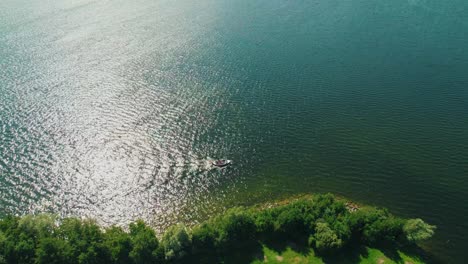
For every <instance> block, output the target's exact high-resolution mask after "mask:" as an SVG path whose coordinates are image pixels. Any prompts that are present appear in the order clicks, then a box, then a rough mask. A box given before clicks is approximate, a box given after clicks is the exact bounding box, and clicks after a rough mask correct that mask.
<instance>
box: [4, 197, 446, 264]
mask: <svg viewBox="0 0 468 264" xmlns="http://www.w3.org/2000/svg"><path fill="white" fill-rule="evenodd" d="M434 230H435V226H431V225H429V224H427V223H425V222H424V221H423V220H421V219H403V218H400V217H397V216H394V215H392V214H391V213H389V212H388V210H386V209H380V208H376V207H372V206H366V205H361V204H356V203H353V202H352V201H350V200H347V199H345V198H342V197H335V196H334V195H332V194H305V195H298V196H293V197H291V198H289V199H284V200H278V201H272V202H268V203H263V204H259V205H255V206H251V207H236V208H232V209H229V210H227V211H226V212H224V213H222V214H220V215H218V216H214V217H213V218H211V219H209V220H207V221H205V222H202V223H201V224H199V225H196V226H193V227H192V228H187V227H186V226H184V225H182V224H177V225H174V226H171V227H169V228H168V229H167V230H165V232H164V234H162V235H161V236H159V237H158V236H157V235H156V232H155V231H154V229H152V228H151V227H150V226H148V225H147V224H145V223H144V222H143V221H141V220H137V221H136V222H134V223H131V224H130V225H129V226H128V230H124V229H122V228H121V227H117V226H111V227H106V228H103V227H101V226H99V225H98V224H97V223H96V221H93V220H90V219H85V220H80V219H78V218H64V219H59V218H58V217H56V216H53V215H46V214H41V215H26V216H22V217H15V216H7V217H5V218H3V219H1V220H0V264H3V263H265V262H267V263H268V262H270V263H278V262H284V263H289V262H297V261H299V262H300V263H343V262H344V261H345V260H346V263H433V262H437V261H435V259H434V258H433V257H430V254H428V253H426V252H424V251H423V250H422V249H421V248H419V247H418V246H417V242H419V241H422V240H426V239H429V238H431V237H432V235H433V234H434Z"/></svg>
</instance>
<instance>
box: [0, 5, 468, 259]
mask: <svg viewBox="0 0 468 264" xmlns="http://www.w3.org/2000/svg"><path fill="white" fill-rule="evenodd" d="M467 33H468V2H466V1H461V0H454V1H435V0H408V1H400V0H397V1H383V0H377V1H370V0H365V1H364V0H356V1H324V0H317V1H277V0H273V1H272V0H268V1H267V0H262V1H247V0H240V1H228V0H220V1H208V0H201V1H157V0H156V1H150V0H137V1H128V0H116V1H92V0H87V1H86V0H79V1H59V0H52V1H46V2H44V1H36V0H33V1H25V0H0V212H1V213H18V214H22V213H34V212H50V211H52V212H56V213H60V214H62V215H81V216H90V217H94V218H97V219H99V220H100V221H101V222H102V223H104V224H111V223H116V224H125V223H127V222H128V221H130V220H132V219H135V218H144V219H146V220H148V221H154V223H155V224H158V225H161V226H164V225H167V224H170V223H173V222H175V221H178V220H183V221H189V222H190V221H197V220H199V219H202V218H204V217H206V216H209V215H211V214H213V213H215V212H216V211H220V210H223V208H226V207H229V206H233V205H242V204H253V203H256V202H261V201H265V200H268V199H271V198H279V197H286V196H288V195H292V194H297V193H303V192H334V193H338V194H340V195H344V196H347V197H349V198H352V199H355V200H357V201H360V202H363V203H369V204H373V205H378V206H385V207H388V208H389V209H390V210H391V211H393V212H395V213H397V214H399V215H402V216H405V217H421V218H423V219H424V220H426V221H428V222H430V223H432V224H436V225H437V226H438V230H437V235H436V237H435V238H434V239H433V240H432V241H429V242H428V243H426V244H424V247H425V248H427V249H429V250H430V251H431V252H432V253H434V254H435V255H436V256H438V257H439V258H442V259H443V261H444V262H447V263H464V260H465V259H467V258H468V255H467V253H466V250H465V249H466V248H467V247H468V240H467V239H466V237H467V236H468V231H467V230H468V224H467V223H468V205H467V204H466V196H467V194H468V183H466V180H467V179H468V132H467V131H468V49H467V47H468V34H467ZM219 157H225V158H229V159H233V160H234V161H235V166H233V167H231V168H229V169H226V170H213V169H212V168H211V166H210V159H212V158H219Z"/></svg>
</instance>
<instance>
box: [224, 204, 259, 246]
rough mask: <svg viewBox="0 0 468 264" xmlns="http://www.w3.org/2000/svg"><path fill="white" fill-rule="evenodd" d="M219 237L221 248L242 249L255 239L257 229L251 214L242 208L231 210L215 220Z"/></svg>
mask: <svg viewBox="0 0 468 264" xmlns="http://www.w3.org/2000/svg"><path fill="white" fill-rule="evenodd" d="M215 222H216V224H215V225H216V228H217V232H218V233H219V237H218V240H217V245H218V246H219V248H222V249H227V248H228V247H242V246H245V244H246V243H250V242H252V241H253V240H254V239H255V235H256V227H255V222H254V219H253V217H252V215H251V214H249V213H248V212H246V211H245V210H244V209H242V208H235V209H231V210H229V211H228V212H227V213H226V214H225V215H223V216H222V217H221V218H218V219H217V220H215Z"/></svg>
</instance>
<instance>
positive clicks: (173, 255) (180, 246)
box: [161, 225, 191, 260]
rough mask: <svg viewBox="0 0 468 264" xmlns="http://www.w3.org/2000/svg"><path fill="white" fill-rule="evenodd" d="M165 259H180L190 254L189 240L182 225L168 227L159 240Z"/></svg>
mask: <svg viewBox="0 0 468 264" xmlns="http://www.w3.org/2000/svg"><path fill="white" fill-rule="evenodd" d="M161 246H162V247H163V249H164V254H165V257H166V259H167V260H173V259H181V258H183V257H184V256H186V255H188V254H190V249H191V241H190V237H189V235H188V233H187V229H186V228H185V226H184V225H175V226H171V227H169V229H167V230H166V232H165V233H164V236H163V238H162V240H161Z"/></svg>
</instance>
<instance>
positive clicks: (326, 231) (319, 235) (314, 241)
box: [309, 221, 343, 252]
mask: <svg viewBox="0 0 468 264" xmlns="http://www.w3.org/2000/svg"><path fill="white" fill-rule="evenodd" d="M309 244H310V245H311V246H314V247H315V248H316V249H317V250H318V251H320V252H327V251H332V250H336V249H339V248H341V247H342V245H343V241H342V240H341V239H340V238H338V235H337V234H336V233H335V232H334V231H333V230H332V229H331V228H330V227H329V225H328V223H326V222H324V221H318V222H317V224H316V226H315V233H314V235H311V236H310V237H309Z"/></svg>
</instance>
